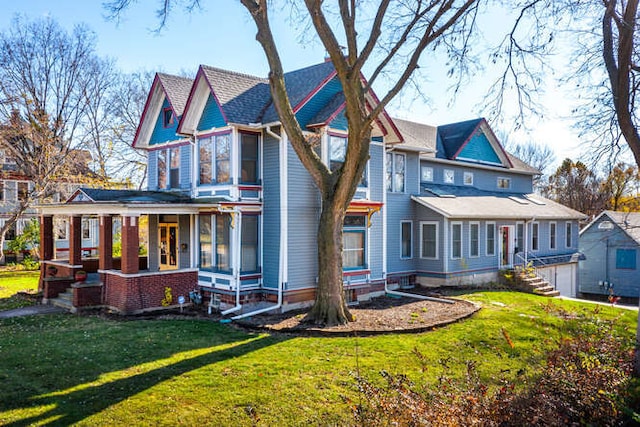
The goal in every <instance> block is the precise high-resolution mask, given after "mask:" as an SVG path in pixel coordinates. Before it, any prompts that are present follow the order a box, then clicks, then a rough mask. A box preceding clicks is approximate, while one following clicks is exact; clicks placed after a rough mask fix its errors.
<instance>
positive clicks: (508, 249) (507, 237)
mask: <svg viewBox="0 0 640 427" xmlns="http://www.w3.org/2000/svg"><path fill="white" fill-rule="evenodd" d="M514 239H515V227H514V226H513V225H503V226H501V227H500V268H505V267H512V266H513V254H514V245H513V244H514V242H515V240H514Z"/></svg>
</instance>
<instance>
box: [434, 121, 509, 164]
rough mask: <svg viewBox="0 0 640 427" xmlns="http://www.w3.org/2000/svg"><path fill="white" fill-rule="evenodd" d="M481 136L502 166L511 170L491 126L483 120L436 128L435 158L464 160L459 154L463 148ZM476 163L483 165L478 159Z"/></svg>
mask: <svg viewBox="0 0 640 427" xmlns="http://www.w3.org/2000/svg"><path fill="white" fill-rule="evenodd" d="M479 134H482V135H484V137H485V138H486V141H488V143H489V144H490V145H491V148H492V149H493V153H492V155H493V154H495V156H497V159H499V162H500V163H501V164H502V166H504V167H507V168H512V167H513V164H512V163H511V159H510V157H509V156H508V155H507V152H506V151H504V148H503V147H502V145H501V144H500V142H499V141H498V138H496V136H495V134H494V133H493V130H492V129H491V126H489V123H487V121H486V120H485V119H484V118H479V119H473V120H467V121H464V122H458V123H451V124H448V125H443V126H438V140H437V156H438V157H441V158H446V159H449V160H464V161H469V159H468V158H463V157H462V156H461V154H462V153H463V151H464V150H465V148H466V147H467V146H468V144H470V143H471V142H472V141H474V137H475V136H476V135H479ZM478 163H483V162H482V161H481V160H480V159H478Z"/></svg>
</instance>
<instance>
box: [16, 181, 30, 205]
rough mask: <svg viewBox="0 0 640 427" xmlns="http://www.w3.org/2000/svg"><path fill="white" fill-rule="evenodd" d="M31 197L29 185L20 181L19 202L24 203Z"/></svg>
mask: <svg viewBox="0 0 640 427" xmlns="http://www.w3.org/2000/svg"><path fill="white" fill-rule="evenodd" d="M27 197H29V183H28V182H27V181H18V201H24V200H26V199H27Z"/></svg>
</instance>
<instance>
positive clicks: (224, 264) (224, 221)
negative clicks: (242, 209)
mask: <svg viewBox="0 0 640 427" xmlns="http://www.w3.org/2000/svg"><path fill="white" fill-rule="evenodd" d="M215 221H216V260H215V261H216V262H215V269H216V270H217V271H224V272H229V271H231V216H230V215H215Z"/></svg>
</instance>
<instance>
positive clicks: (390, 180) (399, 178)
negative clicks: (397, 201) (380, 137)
mask: <svg viewBox="0 0 640 427" xmlns="http://www.w3.org/2000/svg"><path fill="white" fill-rule="evenodd" d="M385 167H386V177H387V191H391V192H394V193H403V192H404V167H405V156H404V154H399V153H387V157H386V165H385Z"/></svg>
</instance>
